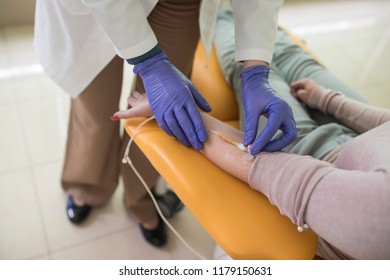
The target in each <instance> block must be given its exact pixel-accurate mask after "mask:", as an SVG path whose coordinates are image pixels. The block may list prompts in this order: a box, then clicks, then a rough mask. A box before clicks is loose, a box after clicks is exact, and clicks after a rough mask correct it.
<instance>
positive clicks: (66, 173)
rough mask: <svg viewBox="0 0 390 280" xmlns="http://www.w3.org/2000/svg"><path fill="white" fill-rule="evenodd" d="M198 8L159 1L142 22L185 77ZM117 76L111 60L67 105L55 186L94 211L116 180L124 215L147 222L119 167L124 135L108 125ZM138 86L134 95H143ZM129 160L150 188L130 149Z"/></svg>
mask: <svg viewBox="0 0 390 280" xmlns="http://www.w3.org/2000/svg"><path fill="white" fill-rule="evenodd" d="M199 5H200V0H185V1H184V0H182V1H179V0H176V1H159V3H158V4H157V5H156V7H155V8H154V9H153V11H152V12H151V14H150V15H149V17H148V20H149V23H150V25H151V26H152V29H153V30H154V32H155V34H156V36H157V38H158V41H159V44H160V46H161V48H162V49H163V50H164V51H165V52H166V54H167V56H168V58H169V60H170V61H171V62H172V63H173V64H174V65H176V67H177V68H179V69H180V70H181V71H182V72H183V73H184V74H185V75H186V76H188V77H189V76H190V74H191V68H192V61H193V56H194V52H195V49H196V45H197V42H198V39H199V24H198V17H199ZM122 72H123V60H122V59H121V58H119V57H115V58H114V59H113V60H112V61H111V62H110V63H109V64H108V65H107V66H106V67H105V69H103V70H102V71H101V73H100V74H99V75H98V76H97V77H96V78H95V79H94V80H93V81H92V82H91V84H90V85H89V86H88V87H87V88H86V89H85V90H84V91H83V92H82V94H81V95H80V96H79V97H78V98H75V99H72V101H71V111H70V117H69V127H68V140H67V146H66V154H65V163H64V169H63V173H62V178H61V181H62V187H63V189H64V190H65V191H66V192H67V194H69V195H72V196H73V197H76V198H77V200H81V201H83V202H85V203H87V204H89V205H91V206H94V207H96V206H101V205H103V204H105V203H106V202H107V201H108V200H109V199H110V198H111V195H112V194H113V192H114V191H115V189H116V187H117V185H118V178H119V176H120V175H121V176H122V177H123V182H124V189H125V191H124V202H125V206H126V209H127V210H128V211H129V212H131V213H132V214H133V215H134V216H135V217H136V218H137V219H138V220H139V221H140V222H147V221H150V220H151V219H152V218H154V217H155V215H156V210H155V207H154V205H153V203H152V201H151V199H150V198H149V196H148V194H147V192H146V190H145V188H144V187H143V185H142V184H141V182H140V181H139V180H138V178H137V177H136V175H135V173H134V172H133V170H132V169H131V168H130V167H129V166H128V165H124V164H121V159H122V156H123V154H124V150H125V148H126V145H127V142H128V139H129V137H128V135H127V134H126V133H124V136H123V137H122V138H121V137H120V133H119V128H120V127H119V122H113V121H111V120H110V116H112V115H113V113H114V112H116V111H117V110H118V105H119V100H120V93H121V89H122ZM140 81H141V80H140V79H139V78H138V79H137V84H136V89H137V90H139V91H143V86H142V82H141V83H140ZM130 158H131V159H132V161H133V163H134V165H135V166H136V167H137V169H138V170H139V172H140V173H141V175H142V177H143V178H144V179H145V180H146V182H147V184H148V185H149V186H154V185H155V183H156V180H157V178H158V176H159V174H158V173H157V171H156V170H155V169H154V168H153V166H152V165H151V164H150V163H149V161H148V160H147V158H146V157H145V156H144V155H143V154H142V152H141V151H140V150H139V148H138V147H137V146H136V145H135V144H132V147H131V150H130Z"/></svg>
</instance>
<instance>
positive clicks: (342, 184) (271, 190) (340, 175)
mask: <svg viewBox="0 0 390 280" xmlns="http://www.w3.org/2000/svg"><path fill="white" fill-rule="evenodd" d="M248 181H249V184H250V185H251V187H252V188H254V189H256V190H258V191H260V192H262V193H263V194H265V195H266V196H267V197H268V199H269V200H270V202H271V203H272V204H273V205H275V206H277V207H278V208H279V210H280V212H281V213H282V214H283V215H285V216H287V217H289V218H290V220H291V221H292V222H293V223H294V224H297V225H298V226H299V227H300V228H304V225H305V224H307V225H308V226H309V227H310V228H311V229H312V230H313V231H315V232H316V233H317V235H318V236H320V237H321V238H323V239H324V240H326V241H327V242H328V243H329V244H331V245H332V246H334V247H335V248H337V249H338V250H340V251H341V252H343V253H345V254H346V255H348V256H351V257H352V258H357V259H389V258H390V218H389V213H390V167H389V166H385V167H377V168H373V169H372V170H369V171H360V170H342V169H338V168H337V167H335V166H334V165H331V164H330V163H327V162H323V161H320V160H317V159H314V158H312V157H308V156H304V157H303V156H299V155H294V154H287V153H282V152H277V153H271V154H268V153H261V154H259V155H258V156H257V158H256V160H255V162H254V163H253V165H252V167H251V170H250V173H249V176H248Z"/></svg>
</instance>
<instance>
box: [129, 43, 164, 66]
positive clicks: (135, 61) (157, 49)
mask: <svg viewBox="0 0 390 280" xmlns="http://www.w3.org/2000/svg"><path fill="white" fill-rule="evenodd" d="M161 52H162V49H161V48H160V46H159V45H158V44H157V45H156V46H155V47H154V48H153V49H151V50H150V51H148V52H147V53H144V54H143V55H140V56H137V57H133V58H128V59H126V61H127V63H129V64H131V65H136V64H138V63H141V62H144V61H145V60H147V59H149V58H151V57H153V56H155V55H156V54H159V53H161Z"/></svg>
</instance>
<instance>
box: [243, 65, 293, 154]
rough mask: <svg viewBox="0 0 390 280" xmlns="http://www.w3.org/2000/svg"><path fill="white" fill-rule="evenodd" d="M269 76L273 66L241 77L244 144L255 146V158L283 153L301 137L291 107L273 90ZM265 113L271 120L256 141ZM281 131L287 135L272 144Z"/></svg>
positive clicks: (257, 68) (251, 70) (250, 70)
mask: <svg viewBox="0 0 390 280" xmlns="http://www.w3.org/2000/svg"><path fill="white" fill-rule="evenodd" d="M268 75H269V67H268V66H265V65H255V66H250V67H248V68H245V69H244V70H242V72H241V74H240V78H241V87H242V99H243V104H244V109H245V132H244V145H245V146H247V145H249V144H252V147H251V150H250V151H251V154H252V155H256V154H258V153H260V152H261V151H265V152H274V151H278V150H281V149H283V148H284V147H286V146H287V145H289V144H291V143H292V142H293V141H294V140H295V138H296V135H297V132H296V128H295V121H294V117H293V113H292V110H291V107H290V106H289V105H288V104H287V102H286V101H284V100H283V99H281V98H280V97H279V96H278V94H277V93H276V92H275V90H273V89H272V88H271V87H270V85H269V83H268ZM263 114H265V115H266V116H267V117H268V121H267V125H266V127H265V128H264V130H263V131H262V132H261V134H260V135H259V136H258V137H257V139H256V140H255V138H256V135H257V129H258V123H259V118H260V116H261V115H263ZM278 129H280V130H281V131H282V132H283V135H282V136H281V137H280V138H278V139H275V140H272V141H271V139H272V137H273V136H274V135H275V133H276V132H277V131H278Z"/></svg>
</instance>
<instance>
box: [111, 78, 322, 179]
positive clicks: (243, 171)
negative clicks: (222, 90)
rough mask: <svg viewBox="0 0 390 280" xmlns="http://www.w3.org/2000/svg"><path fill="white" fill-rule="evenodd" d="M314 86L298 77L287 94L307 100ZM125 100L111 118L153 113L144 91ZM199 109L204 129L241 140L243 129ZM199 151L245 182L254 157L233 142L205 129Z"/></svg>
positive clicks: (146, 115)
mask: <svg viewBox="0 0 390 280" xmlns="http://www.w3.org/2000/svg"><path fill="white" fill-rule="evenodd" d="M316 87H318V85H317V84H316V83H315V82H314V81H312V80H310V79H303V80H299V81H297V82H294V83H292V84H291V94H292V95H293V96H295V97H296V98H298V99H300V100H301V101H302V102H305V101H307V100H308V98H309V96H310V94H312V93H314V92H316V91H314V89H315V88H316ZM127 101H128V103H129V105H130V106H131V108H130V109H128V110H126V111H118V112H116V113H115V114H114V115H113V117H114V119H129V118H135V117H148V116H152V115H153V113H152V110H151V107H150V106H149V102H148V99H147V97H146V95H145V94H141V93H139V92H137V91H136V92H134V93H133V95H132V96H130V97H129V98H128V99H127ZM200 113H201V116H202V118H203V121H204V124H205V126H206V129H207V130H213V131H217V132H218V133H220V134H222V135H225V136H226V137H228V138H230V139H232V140H234V141H235V142H238V143H242V142H243V133H242V132H241V131H239V130H237V129H235V128H233V127H230V126H228V125H226V124H225V123H223V122H221V121H219V120H217V119H216V118H213V117H211V116H209V115H208V114H206V113H203V112H200ZM201 153H202V154H204V155H205V156H206V157H207V158H208V159H210V160H211V161H212V162H214V163H215V164H216V165H217V166H219V167H220V168H222V169H223V170H225V171H226V172H227V173H229V174H231V175H233V176H235V177H237V178H239V179H240V180H242V181H244V182H246V183H248V174H249V170H250V167H251V165H252V162H253V159H254V157H253V156H251V155H249V154H248V153H247V152H244V151H241V150H240V149H238V148H237V147H235V146H234V145H232V144H230V143H228V142H226V141H224V140H223V139H222V138H221V137H219V136H218V135H216V134H215V133H210V132H209V133H208V138H207V141H206V142H205V143H204V145H203V149H202V150H201Z"/></svg>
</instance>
